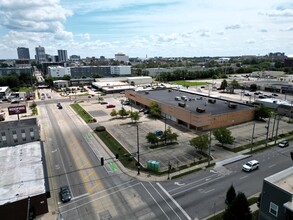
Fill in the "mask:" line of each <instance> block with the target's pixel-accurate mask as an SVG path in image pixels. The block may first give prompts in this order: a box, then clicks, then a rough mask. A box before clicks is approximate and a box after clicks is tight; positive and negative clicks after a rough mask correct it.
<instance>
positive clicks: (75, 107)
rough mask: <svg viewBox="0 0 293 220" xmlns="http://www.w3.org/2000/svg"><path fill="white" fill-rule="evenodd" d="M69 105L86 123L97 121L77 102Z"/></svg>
mask: <svg viewBox="0 0 293 220" xmlns="http://www.w3.org/2000/svg"><path fill="white" fill-rule="evenodd" d="M70 106H71V108H73V110H74V111H75V112H76V113H77V114H78V115H79V116H80V117H81V118H82V119H83V120H84V121H85V122H86V123H93V122H96V121H97V120H96V119H95V118H93V117H92V116H91V115H90V114H89V113H87V111H85V110H84V109H83V108H82V107H81V106H80V105H79V104H78V103H74V104H71V105H70Z"/></svg>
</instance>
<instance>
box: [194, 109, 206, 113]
mask: <svg viewBox="0 0 293 220" xmlns="http://www.w3.org/2000/svg"><path fill="white" fill-rule="evenodd" d="M196 111H197V112H198V113H204V112H205V111H206V110H205V109H204V108H196Z"/></svg>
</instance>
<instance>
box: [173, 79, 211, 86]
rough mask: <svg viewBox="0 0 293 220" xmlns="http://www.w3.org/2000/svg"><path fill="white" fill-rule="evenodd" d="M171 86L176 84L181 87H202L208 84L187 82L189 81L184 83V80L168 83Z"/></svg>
mask: <svg viewBox="0 0 293 220" xmlns="http://www.w3.org/2000/svg"><path fill="white" fill-rule="evenodd" d="M170 83H172V84H178V85H182V86H204V85H207V84H210V83H206V82H189V81H185V80H176V81H172V82H170Z"/></svg>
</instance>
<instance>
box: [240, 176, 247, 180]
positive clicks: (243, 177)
mask: <svg viewBox="0 0 293 220" xmlns="http://www.w3.org/2000/svg"><path fill="white" fill-rule="evenodd" d="M247 177H248V175H246V176H242V177H240V178H239V179H240V180H242V179H245V178H247Z"/></svg>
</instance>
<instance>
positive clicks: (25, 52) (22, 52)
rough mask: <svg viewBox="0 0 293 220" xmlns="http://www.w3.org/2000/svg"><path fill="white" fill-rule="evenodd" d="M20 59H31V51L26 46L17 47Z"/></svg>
mask: <svg viewBox="0 0 293 220" xmlns="http://www.w3.org/2000/svg"><path fill="white" fill-rule="evenodd" d="M17 55H18V59H20V60H29V59H30V51H29V49H28V48H26V47H18V48H17Z"/></svg>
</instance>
